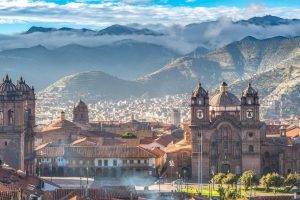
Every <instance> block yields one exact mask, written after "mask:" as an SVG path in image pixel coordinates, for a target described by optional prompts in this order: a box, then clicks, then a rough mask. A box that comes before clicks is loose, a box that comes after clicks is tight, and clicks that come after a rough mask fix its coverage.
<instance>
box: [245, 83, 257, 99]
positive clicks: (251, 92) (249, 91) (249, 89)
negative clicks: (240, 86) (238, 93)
mask: <svg viewBox="0 0 300 200" xmlns="http://www.w3.org/2000/svg"><path fill="white" fill-rule="evenodd" d="M242 96H243V97H247V96H248V97H249V96H257V92H256V90H255V89H254V88H253V87H252V86H251V83H249V85H248V86H247V88H246V89H245V90H244V91H243V93H242Z"/></svg>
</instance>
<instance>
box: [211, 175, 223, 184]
mask: <svg viewBox="0 0 300 200" xmlns="http://www.w3.org/2000/svg"><path fill="white" fill-rule="evenodd" d="M225 177H226V174H224V173H218V174H216V175H215V176H214V177H213V181H214V183H216V184H222V180H223V179H224V178H225Z"/></svg>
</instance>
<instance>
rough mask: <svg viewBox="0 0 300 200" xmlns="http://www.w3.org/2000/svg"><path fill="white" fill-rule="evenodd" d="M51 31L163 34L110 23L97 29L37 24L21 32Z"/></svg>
mask: <svg viewBox="0 0 300 200" xmlns="http://www.w3.org/2000/svg"><path fill="white" fill-rule="evenodd" d="M52 32H71V33H78V34H80V33H87V32H88V33H92V34H95V35H98V36H103V35H146V36H163V35H164V34H162V33H158V32H155V31H153V30H150V29H148V28H142V29H138V28H133V27H129V26H122V25H118V24H115V25H112V26H109V27H107V28H104V29H102V30H99V31H95V30H90V29H86V28H83V29H74V28H68V27H62V28H47V27H38V26H32V27H30V28H29V29H28V30H27V31H26V32H24V33H23V34H25V35H26V34H31V33H52Z"/></svg>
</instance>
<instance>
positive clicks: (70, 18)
mask: <svg viewBox="0 0 300 200" xmlns="http://www.w3.org/2000/svg"><path fill="white" fill-rule="evenodd" d="M149 1H150V0H123V1H122V2H116V1H99V0H95V1H93V3H90V0H78V1H77V2H70V3H66V4H63V5H60V4H57V3H53V2H45V1H30V0H1V1H0V19H1V21H0V23H6V22H9V21H14V20H16V21H24V22H26V23H31V22H33V23H35V22H44V23H47V22H52V23H69V24H75V25H85V26H87V25H92V26H99V27H103V26H107V25H111V24H116V23H117V24H127V23H140V24H157V23H161V24H164V25H168V26H171V25H173V24H182V25H185V24H189V23H195V22H201V21H208V20H216V19H219V18H223V17H230V18H231V19H234V20H237V19H247V18H250V17H253V16H256V15H257V14H258V13H259V15H261V16H262V15H266V14H272V15H277V16H281V17H289V18H300V9H299V8H289V7H272V8H267V7H265V6H263V5H261V4H251V5H250V6H249V7H247V8H238V7H229V6H227V7H226V6H218V7H187V6H177V7H172V6H169V5H165V6H163V5H156V4H149V5H144V4H130V3H134V2H135V3H137V2H149ZM128 3H129V4H128Z"/></svg>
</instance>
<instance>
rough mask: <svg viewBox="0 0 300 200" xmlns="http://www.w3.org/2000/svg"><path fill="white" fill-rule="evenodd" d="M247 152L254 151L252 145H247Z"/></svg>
mask: <svg viewBox="0 0 300 200" xmlns="http://www.w3.org/2000/svg"><path fill="white" fill-rule="evenodd" d="M248 152H249V153H253V152H254V147H253V145H249V146H248Z"/></svg>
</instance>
